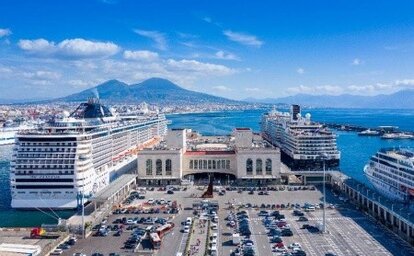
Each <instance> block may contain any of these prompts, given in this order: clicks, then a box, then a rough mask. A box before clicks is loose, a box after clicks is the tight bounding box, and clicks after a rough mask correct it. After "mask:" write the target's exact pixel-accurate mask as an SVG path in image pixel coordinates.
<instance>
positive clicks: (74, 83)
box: [68, 79, 90, 88]
mask: <svg viewBox="0 0 414 256" xmlns="http://www.w3.org/2000/svg"><path fill="white" fill-rule="evenodd" d="M68 84H69V85H71V86H73V87H75V88H82V87H86V86H88V85H90V83H88V82H86V81H83V80H79V79H75V80H69V81H68Z"/></svg>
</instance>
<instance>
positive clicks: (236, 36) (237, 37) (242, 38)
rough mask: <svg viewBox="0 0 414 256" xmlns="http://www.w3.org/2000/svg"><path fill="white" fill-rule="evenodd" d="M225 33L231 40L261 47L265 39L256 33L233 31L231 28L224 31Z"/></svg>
mask: <svg viewBox="0 0 414 256" xmlns="http://www.w3.org/2000/svg"><path fill="white" fill-rule="evenodd" d="M223 34H224V35H225V36H227V38H228V39H229V40H230V41H234V42H237V43H239V44H243V45H247V46H254V47H258V48H260V47H261V46H262V45H263V41H261V40H259V39H258V38H257V37H256V36H254V35H249V34H245V33H240V32H233V31H231V30H225V31H223Z"/></svg>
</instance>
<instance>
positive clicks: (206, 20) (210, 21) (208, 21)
mask: <svg viewBox="0 0 414 256" xmlns="http://www.w3.org/2000/svg"><path fill="white" fill-rule="evenodd" d="M203 20H204V21H205V22H207V23H212V22H213V20H212V19H211V18H210V17H204V18H203Z"/></svg>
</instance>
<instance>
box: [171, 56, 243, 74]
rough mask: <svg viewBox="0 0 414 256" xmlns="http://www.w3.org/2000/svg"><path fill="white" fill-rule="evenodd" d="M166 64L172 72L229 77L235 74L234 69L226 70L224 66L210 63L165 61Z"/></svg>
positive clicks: (184, 60)
mask: <svg viewBox="0 0 414 256" xmlns="http://www.w3.org/2000/svg"><path fill="white" fill-rule="evenodd" d="M167 64H168V67H169V68H173V69H174V70H179V71H185V72H199V73H204V74H206V75H208V74H215V75H230V74H233V73H235V72H236V71H235V70H234V69H231V68H228V67H226V66H224V65H218V64H212V63H205V62H199V61H196V60H186V59H183V60H179V61H177V60H173V59H169V60H167Z"/></svg>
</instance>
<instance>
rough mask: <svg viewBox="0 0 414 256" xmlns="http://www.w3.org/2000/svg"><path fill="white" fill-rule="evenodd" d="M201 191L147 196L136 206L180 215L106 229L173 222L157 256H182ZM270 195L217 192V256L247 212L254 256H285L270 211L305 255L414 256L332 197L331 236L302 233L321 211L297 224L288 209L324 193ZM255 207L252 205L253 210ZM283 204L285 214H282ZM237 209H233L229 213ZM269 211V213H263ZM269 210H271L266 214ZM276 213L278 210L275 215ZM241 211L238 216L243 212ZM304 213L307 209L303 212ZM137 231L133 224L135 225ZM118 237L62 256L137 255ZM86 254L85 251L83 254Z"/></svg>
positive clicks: (229, 247) (96, 239)
mask: <svg viewBox="0 0 414 256" xmlns="http://www.w3.org/2000/svg"><path fill="white" fill-rule="evenodd" d="M202 192H203V190H202V189H197V187H192V188H190V189H188V190H186V191H182V190H180V191H176V192H174V194H167V193H166V192H165V191H157V190H155V191H147V192H146V194H145V199H140V200H141V201H140V200H137V201H136V202H146V201H148V200H149V199H150V198H153V199H154V200H155V199H160V198H163V199H164V200H165V201H168V200H176V201H177V204H178V205H179V207H180V208H181V209H182V210H181V211H180V212H179V213H178V214H165V213H162V212H160V213H153V214H149V213H141V214H113V215H111V216H109V218H108V224H110V225H112V224H111V223H112V222H113V221H115V220H116V219H119V218H123V217H126V218H137V217H138V218H142V217H148V216H151V217H154V218H155V217H157V218H169V221H171V222H172V223H174V225H175V227H174V228H173V230H172V231H171V232H169V233H168V234H166V235H165V236H164V237H163V239H162V243H161V248H160V249H159V250H157V255H162V256H167V255H176V254H177V252H181V253H183V252H184V249H185V248H184V247H185V243H186V240H187V237H188V234H184V233H183V232H182V231H181V229H182V225H181V223H182V222H183V221H185V219H186V218H187V217H189V216H193V210H192V204H193V202H195V201H200V200H201V199H200V198H197V197H196V196H197V195H201V194H202ZM268 193H269V195H259V191H254V193H249V192H248V191H247V190H246V191H241V192H239V191H237V190H235V191H226V193H224V195H218V193H217V192H215V193H214V194H215V196H214V199H213V200H217V201H218V203H219V206H220V208H219V210H218V212H217V214H218V217H219V232H218V233H219V238H218V241H220V242H219V244H218V248H217V249H218V255H220V256H221V255H232V253H233V252H234V251H235V250H236V248H237V246H234V245H233V233H234V232H235V231H237V230H235V229H234V228H232V227H229V226H227V224H228V221H226V217H227V216H228V215H229V213H230V211H233V212H236V209H237V208H239V207H240V206H243V208H241V209H240V210H245V211H246V212H247V214H248V216H249V219H250V231H251V237H250V240H252V242H253V243H254V246H253V248H254V252H255V255H266V256H267V255H281V253H278V252H275V251H274V246H275V243H271V242H270V238H271V237H269V236H268V234H267V233H268V231H269V230H268V229H267V228H266V227H265V225H264V224H263V218H264V217H262V216H258V213H259V212H260V210H266V211H269V213H271V212H272V211H273V210H279V212H280V214H283V215H285V219H286V222H287V224H288V225H289V226H290V227H289V228H290V229H291V230H292V232H293V236H289V237H281V238H282V241H283V244H284V245H285V246H286V247H287V246H288V245H290V244H292V243H299V244H300V246H301V249H302V250H303V251H304V252H306V255H326V254H327V253H332V255H414V250H413V248H412V247H410V246H409V245H408V244H406V243H405V242H404V241H402V240H401V239H399V238H398V237H396V236H395V235H393V234H392V233H390V232H388V231H387V230H385V229H384V228H382V227H380V226H378V225H376V224H375V222H374V221H373V220H371V219H370V218H369V217H368V216H365V215H363V214H362V213H361V212H359V211H357V210H355V209H354V208H353V206H351V205H349V204H347V203H345V202H343V201H341V200H339V198H338V197H335V196H334V195H333V194H332V193H331V192H330V191H328V193H327V203H329V204H332V205H334V207H335V209H327V210H326V212H327V215H326V216H327V230H328V233H325V234H321V233H319V232H310V231H309V230H308V229H302V226H303V224H309V225H311V226H318V225H320V224H319V223H320V222H321V221H322V209H316V210H315V211H312V212H305V217H307V218H308V221H307V222H299V221H297V219H298V217H297V216H294V215H293V214H292V212H293V209H290V208H289V209H286V207H288V206H289V207H290V206H291V205H292V204H299V205H301V206H303V205H304V204H305V203H310V204H314V205H317V204H319V203H320V202H321V198H322V197H321V196H322V194H321V192H320V190H318V189H316V190H297V191H294V190H292V191H288V190H287V189H285V190H284V191H269V192H268ZM249 204H251V205H249ZM282 204H283V207H284V209H282V208H281V207H282ZM230 206H233V207H235V208H233V209H230V208H229V207H230ZM261 207H265V208H261ZM266 207H267V208H266ZM272 207H273V208H274V209H272ZM240 210H239V211H240ZM301 210H302V211H303V209H301ZM134 225H135V224H134ZM136 226H137V227H138V228H145V227H147V226H148V225H146V224H136ZM114 232H115V231H111V232H109V234H108V235H107V236H105V237H101V236H90V237H89V238H87V239H85V240H82V239H79V240H78V243H77V244H76V245H75V246H73V247H72V248H70V249H69V250H66V251H65V252H64V254H63V255H73V253H75V252H82V253H85V254H86V255H87V256H89V255H92V254H93V253H95V252H99V253H102V254H104V255H105V256H106V255H109V253H117V254H119V255H136V254H134V253H133V251H132V250H131V249H125V248H124V243H125V241H126V240H128V238H129V237H130V236H131V234H132V231H127V230H125V232H123V233H122V234H121V235H120V236H114ZM81 248H82V249H81Z"/></svg>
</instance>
